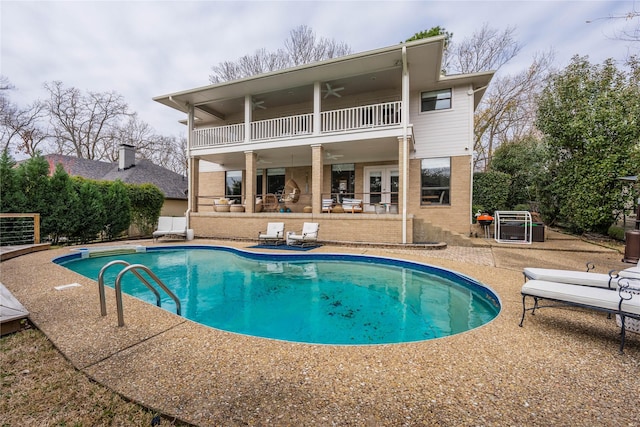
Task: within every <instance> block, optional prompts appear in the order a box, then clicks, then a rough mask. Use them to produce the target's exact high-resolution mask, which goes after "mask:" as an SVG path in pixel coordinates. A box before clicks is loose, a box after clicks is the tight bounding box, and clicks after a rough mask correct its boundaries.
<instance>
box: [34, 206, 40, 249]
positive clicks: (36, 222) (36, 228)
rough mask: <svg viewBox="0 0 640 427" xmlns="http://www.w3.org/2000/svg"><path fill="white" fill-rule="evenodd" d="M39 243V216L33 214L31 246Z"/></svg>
mask: <svg viewBox="0 0 640 427" xmlns="http://www.w3.org/2000/svg"><path fill="white" fill-rule="evenodd" d="M39 243H40V214H39V213H37V214H33V244H34V245H37V244H39Z"/></svg>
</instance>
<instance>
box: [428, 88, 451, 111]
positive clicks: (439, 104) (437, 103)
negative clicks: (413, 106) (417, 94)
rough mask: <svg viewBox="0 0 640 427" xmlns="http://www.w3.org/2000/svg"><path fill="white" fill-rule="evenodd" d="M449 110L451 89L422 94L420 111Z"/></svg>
mask: <svg viewBox="0 0 640 427" xmlns="http://www.w3.org/2000/svg"><path fill="white" fill-rule="evenodd" d="M449 108H451V89H443V90H434V91H431V92H422V94H421V102H420V111H422V112H424V111H435V110H447V109H449Z"/></svg>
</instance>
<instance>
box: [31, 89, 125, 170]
mask: <svg viewBox="0 0 640 427" xmlns="http://www.w3.org/2000/svg"><path fill="white" fill-rule="evenodd" d="M44 87H45V89H46V90H47V91H48V92H49V99H48V100H47V101H46V102H45V106H46V111H47V112H48V114H49V119H50V122H51V126H52V131H53V136H54V138H55V141H56V144H57V152H58V153H59V154H74V155H75V156H76V157H78V158H81V159H92V160H102V159H108V158H109V151H110V141H111V140H112V139H113V138H112V135H113V134H114V132H116V129H117V127H118V126H119V125H120V122H121V120H123V119H125V118H126V117H128V116H129V112H128V106H127V104H126V103H125V101H124V98H123V97H122V96H121V95H119V94H117V93H116V92H103V93H98V92H87V93H86V94H83V93H82V92H81V91H80V90H79V89H76V88H74V87H70V88H65V87H64V86H63V85H62V82H59V81H56V82H52V83H45V85H44Z"/></svg>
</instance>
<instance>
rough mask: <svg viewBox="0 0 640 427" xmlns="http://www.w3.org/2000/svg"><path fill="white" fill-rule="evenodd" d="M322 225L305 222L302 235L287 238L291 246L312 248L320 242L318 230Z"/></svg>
mask: <svg viewBox="0 0 640 427" xmlns="http://www.w3.org/2000/svg"><path fill="white" fill-rule="evenodd" d="M319 228H320V225H319V224H318V223H317V222H305V223H304V224H303V225H302V233H300V234H290V235H288V236H287V243H288V244H289V245H299V246H302V247H305V246H310V245H313V244H315V243H317V241H318V229H319Z"/></svg>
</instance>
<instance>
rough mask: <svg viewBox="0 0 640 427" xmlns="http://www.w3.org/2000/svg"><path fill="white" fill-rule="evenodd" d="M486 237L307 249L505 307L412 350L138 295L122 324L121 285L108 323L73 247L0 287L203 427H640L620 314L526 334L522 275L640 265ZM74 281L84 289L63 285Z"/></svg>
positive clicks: (103, 373)
mask: <svg viewBox="0 0 640 427" xmlns="http://www.w3.org/2000/svg"><path fill="white" fill-rule="evenodd" d="M477 240H478V242H477V243H478V246H477V247H448V248H446V249H444V250H421V249H403V248H401V247H398V248H386V249H378V248H371V247H357V246H353V247H345V246H340V247H330V246H322V247H320V248H317V249H314V250H312V251H310V252H307V253H314V252H323V253H356V254H366V255H379V256H388V257H393V258H401V259H407V260H412V261H418V262H422V263H426V264H431V265H436V266H440V267H444V268H449V269H452V270H456V271H458V272H460V273H463V274H466V275H469V276H471V277H473V278H475V279H477V280H479V281H480V282H482V283H484V284H486V285H488V286H490V287H491V288H492V289H493V290H494V291H496V292H497V294H498V295H499V296H500V298H501V302H502V306H503V308H502V312H501V313H500V315H499V316H498V317H497V318H496V319H495V320H494V321H492V322H491V323H489V324H487V325H485V326H483V327H480V328H477V329H474V330H472V331H469V332H466V333H462V334H459V335H455V336H452V337H447V338H440V339H435V340H430V341H424V342H417V343H407V344H393V345H378V346H330V345H309V344H300V343H290V342H282V341H275V340H269V339H263V338H256V337H250V336H244V335H238V334H233V333H229V332H225V331H220V330H217V329H213V328H209V327H206V326H202V325H199V324H196V323H194V322H192V321H189V320H186V319H184V318H182V317H179V316H176V315H175V314H172V313H169V312H167V311H164V310H162V309H159V308H156V307H154V306H151V305H149V304H146V303H143V302H141V301H139V300H137V299H134V298H131V297H127V296H125V301H124V313H125V321H126V324H125V326H124V327H118V326H117V318H116V311H115V296H114V292H113V290H112V289H111V288H107V309H108V315H107V316H106V317H101V316H100V309H99V302H98V292H97V285H96V282H94V281H92V280H89V279H87V278H85V277H83V276H80V275H78V274H76V273H73V272H71V271H69V270H67V269H65V268H64V267H61V266H58V265H55V264H53V263H52V262H51V260H52V259H53V258H54V257H57V256H60V255H66V254H68V253H69V248H62V249H53V250H49V251H43V252H37V253H33V254H30V255H23V256H20V257H17V258H13V259H10V260H8V261H5V262H3V263H2V264H0V269H1V270H0V273H1V276H0V280H1V281H2V283H4V284H5V286H6V287H7V288H8V289H9V290H10V291H11V293H12V294H13V295H14V296H15V297H16V298H17V299H18V300H19V301H20V302H21V303H22V304H23V305H24V307H25V308H26V309H27V310H28V311H29V313H30V314H29V318H30V319H31V321H32V322H33V323H34V324H35V325H36V326H37V327H38V328H39V329H41V330H42V331H43V332H44V333H45V334H46V335H47V337H48V338H49V339H50V340H51V341H52V342H53V343H54V345H55V346H56V347H57V348H58V349H59V350H60V351H61V352H62V353H63V354H64V355H65V356H66V357H67V358H68V359H69V360H70V361H71V363H73V364H74V365H75V366H76V368H77V369H79V370H81V371H83V372H85V373H86V374H87V375H88V376H89V377H91V378H92V379H94V380H95V381H97V382H99V383H101V384H104V385H105V386H107V387H109V388H110V389H112V390H114V391H116V392H118V393H120V394H122V395H123V396H125V397H127V398H129V399H131V400H133V401H136V402H138V403H140V404H142V405H145V406H147V407H149V408H151V409H154V410H157V411H159V412H162V413H164V414H166V415H169V416H173V417H177V418H179V419H181V420H184V421H187V422H190V423H193V424H196V425H202V426H209V425H261V426H263V425H296V426H300V425H353V426H373V425H375V426H378V425H385V426H387V425H388V426H399V425H545V426H546V425H605V426H606V425H610V426H619V425H625V426H638V425H640V418H639V417H638V414H637V409H636V408H635V400H636V396H637V393H638V389H640V377H639V376H638V372H639V370H640V335H638V334H633V333H629V334H627V343H626V346H625V353H624V354H622V355H620V354H619V353H618V345H619V328H618V327H617V326H616V323H615V320H613V319H607V315H606V314H602V313H598V312H594V311H587V310H581V309H575V308H548V309H542V310H541V311H539V312H538V313H536V315H535V316H531V315H529V314H528V315H527V317H526V319H525V322H524V327H522V328H520V327H519V326H518V323H519V321H520V317H521V314H522V298H521V295H520V287H521V286H522V283H523V276H522V268H524V267H526V266H534V267H546V268H567V269H577V270H583V269H584V264H585V262H586V261H592V262H594V263H595V265H596V271H598V272H603V273H606V272H608V271H609V270H611V269H622V268H627V267H629V266H630V265H629V264H625V263H622V262H621V258H622V256H621V254H620V253H619V252H617V251H614V250H611V249H607V248H604V247H601V246H597V245H593V244H590V243H587V242H583V241H581V240H579V239H576V238H572V237H566V236H564V235H559V234H558V235H557V233H549V240H547V241H546V242H541V243H534V244H532V245H517V244H498V243H495V242H493V241H484V240H483V239H477ZM176 243H177V244H184V242H176ZM193 243H196V244H214V245H222V246H232V247H238V248H246V247H248V246H251V245H253V244H255V242H230V241H208V240H206V241H205V240H196V241H194V242H193ZM130 244H132V245H139V244H143V245H149V246H151V245H154V243H153V241H151V240H148V241H132V242H130ZM171 244H174V243H173V242H162V241H160V242H159V243H156V245H162V246H166V245H171ZM251 250H254V249H251ZM256 250H257V249H256ZM272 252H273V251H272ZM71 283H78V284H80V285H81V286H74V287H67V288H65V289H63V290H56V289H55V287H56V286H60V285H66V284H71Z"/></svg>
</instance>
